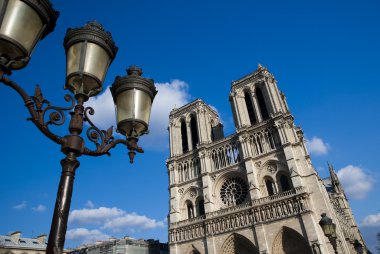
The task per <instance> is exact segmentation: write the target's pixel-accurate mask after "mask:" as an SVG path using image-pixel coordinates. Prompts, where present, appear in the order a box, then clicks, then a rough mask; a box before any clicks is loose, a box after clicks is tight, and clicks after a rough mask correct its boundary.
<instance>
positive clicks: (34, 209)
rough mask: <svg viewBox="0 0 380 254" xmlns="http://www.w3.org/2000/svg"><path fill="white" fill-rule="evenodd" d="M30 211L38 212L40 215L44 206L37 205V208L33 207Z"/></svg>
mask: <svg viewBox="0 0 380 254" xmlns="http://www.w3.org/2000/svg"><path fill="white" fill-rule="evenodd" d="M32 209H33V211H35V212H40V213H42V212H44V211H45V210H46V206H44V205H41V204H40V205H38V206H36V207H33V208H32Z"/></svg>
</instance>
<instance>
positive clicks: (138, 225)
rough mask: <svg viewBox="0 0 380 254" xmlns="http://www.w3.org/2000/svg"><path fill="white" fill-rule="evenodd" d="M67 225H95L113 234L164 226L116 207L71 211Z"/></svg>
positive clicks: (160, 222) (161, 223)
mask: <svg viewBox="0 0 380 254" xmlns="http://www.w3.org/2000/svg"><path fill="white" fill-rule="evenodd" d="M69 223H70V224H78V225H79V224H81V225H83V224H86V225H92V226H93V225H95V226H97V227H99V228H100V229H107V230H111V231H114V232H119V231H121V230H127V231H130V232H136V231H144V230H150V229H155V228H163V227H164V226H165V224H164V222H163V221H157V220H155V219H151V218H148V217H147V216H145V215H139V214H137V213H128V212H126V211H124V210H122V209H119V208H117V207H113V208H108V207H99V208H92V209H87V208H84V209H80V210H73V211H71V213H70V216H69Z"/></svg>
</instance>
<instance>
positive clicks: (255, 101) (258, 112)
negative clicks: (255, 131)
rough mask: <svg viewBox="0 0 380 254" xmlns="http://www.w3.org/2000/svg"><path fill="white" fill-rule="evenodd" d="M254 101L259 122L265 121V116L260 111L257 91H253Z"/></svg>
mask: <svg viewBox="0 0 380 254" xmlns="http://www.w3.org/2000/svg"><path fill="white" fill-rule="evenodd" d="M252 102H253V107H254V110H255V114H256V118H257V122H258V123H260V122H262V121H263V118H262V116H261V111H260V107H259V103H258V101H257V98H256V94H255V93H252Z"/></svg>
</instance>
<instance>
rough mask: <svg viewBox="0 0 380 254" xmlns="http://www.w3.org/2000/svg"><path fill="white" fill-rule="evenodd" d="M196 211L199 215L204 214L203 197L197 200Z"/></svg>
mask: <svg viewBox="0 0 380 254" xmlns="http://www.w3.org/2000/svg"><path fill="white" fill-rule="evenodd" d="M198 212H199V216H202V215H204V214H205V201H204V200H203V199H202V200H199V202H198Z"/></svg>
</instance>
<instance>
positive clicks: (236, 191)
mask: <svg viewBox="0 0 380 254" xmlns="http://www.w3.org/2000/svg"><path fill="white" fill-rule="evenodd" d="M247 196H248V187H247V184H246V183H245V181H244V180H243V179H241V178H240V177H231V178H228V179H226V180H225V181H224V183H223V185H222V188H221V189H220V197H221V199H222V202H223V203H224V204H225V205H227V206H232V205H240V204H242V203H243V202H244V201H245V199H246V198H247Z"/></svg>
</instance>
